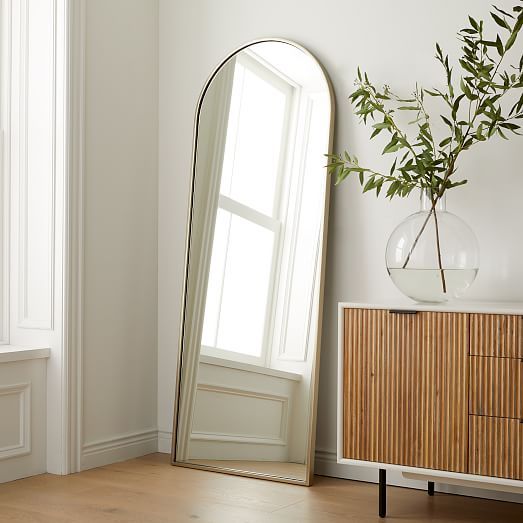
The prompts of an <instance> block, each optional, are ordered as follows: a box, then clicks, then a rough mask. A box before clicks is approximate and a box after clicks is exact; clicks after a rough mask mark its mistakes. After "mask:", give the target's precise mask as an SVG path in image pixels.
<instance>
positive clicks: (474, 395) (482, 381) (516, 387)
mask: <svg viewBox="0 0 523 523" xmlns="http://www.w3.org/2000/svg"><path fill="white" fill-rule="evenodd" d="M522 369H523V360H521V359H516V358H491V357H482V356H471V357H470V395H469V399H470V408H469V412H470V414H477V415H479V416H498V417H502V418H518V419H519V418H523V383H522V381H523V375H522V374H523V372H522Z"/></svg>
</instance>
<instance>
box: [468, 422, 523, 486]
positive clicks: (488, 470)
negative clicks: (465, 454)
mask: <svg viewBox="0 0 523 523" xmlns="http://www.w3.org/2000/svg"><path fill="white" fill-rule="evenodd" d="M469 455H470V457H469V459H470V470H469V472H470V473H471V474H479V475H481V476H493V477H498V478H508V479H520V480H523V423H522V422H521V421H520V420H517V419H509V418H490V417H487V416H470V454H469Z"/></svg>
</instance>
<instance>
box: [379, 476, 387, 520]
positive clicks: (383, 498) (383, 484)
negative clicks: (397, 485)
mask: <svg viewBox="0 0 523 523" xmlns="http://www.w3.org/2000/svg"><path fill="white" fill-rule="evenodd" d="M379 514H380V518H384V517H385V516H386V515H387V471H386V470H385V469H380V512H379Z"/></svg>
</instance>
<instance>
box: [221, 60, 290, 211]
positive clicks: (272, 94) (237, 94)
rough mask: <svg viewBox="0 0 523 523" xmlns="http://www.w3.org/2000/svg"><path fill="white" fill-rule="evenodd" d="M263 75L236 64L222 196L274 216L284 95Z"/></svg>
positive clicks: (283, 118) (283, 119) (282, 127)
mask: <svg viewBox="0 0 523 523" xmlns="http://www.w3.org/2000/svg"><path fill="white" fill-rule="evenodd" d="M258 67H259V68H261V67H262V66H261V65H260V66H258ZM267 74H272V73H269V72H268V71H266V72H265V75H264V77H262V76H260V75H259V74H256V72H255V69H252V70H251V69H250V68H246V67H245V66H243V65H242V64H241V63H237V64H236V67H235V73H234V82H233V89H232V97H231V109H230V113H229V121H228V127H227V139H226V145H225V155H224V162H223V171H222V182H221V188H220V192H221V193H222V194H224V195H225V196H229V197H230V198H233V199H235V200H237V201H239V202H241V203H243V204H244V205H247V206H249V207H252V208H254V209H256V210H258V211H260V212H263V213H265V214H267V215H270V216H272V214H273V208H274V199H275V192H276V184H277V178H278V171H279V165H280V152H281V145H282V144H281V141H282V137H283V130H284V124H285V111H286V94H285V92H284V91H282V90H281V89H278V87H276V84H275V83H274V82H270V81H269V80H268V79H266V77H267ZM269 78H270V77H269ZM276 79H277V77H276V76H275V75H274V80H276ZM277 80H279V79H277ZM279 81H280V82H281V80H279Z"/></svg>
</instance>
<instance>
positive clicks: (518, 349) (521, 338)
mask: <svg viewBox="0 0 523 523" xmlns="http://www.w3.org/2000/svg"><path fill="white" fill-rule="evenodd" d="M470 354H471V355H473V356H495V357H498V358H522V357H523V318H522V317H521V316H509V315H502V314H471V315H470Z"/></svg>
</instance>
